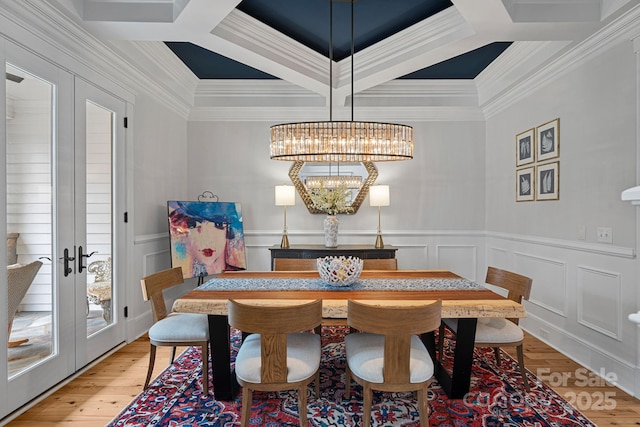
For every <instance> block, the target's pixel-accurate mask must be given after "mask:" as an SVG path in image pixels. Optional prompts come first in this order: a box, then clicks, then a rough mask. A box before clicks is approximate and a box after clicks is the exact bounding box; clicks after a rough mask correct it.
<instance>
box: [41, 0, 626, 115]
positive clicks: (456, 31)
mask: <svg viewBox="0 0 640 427" xmlns="http://www.w3.org/2000/svg"><path fill="white" fill-rule="evenodd" d="M49 3H51V4H53V5H54V6H56V7H57V8H58V9H59V10H61V11H63V12H64V13H65V14H66V15H68V16H69V17H71V18H72V19H74V20H75V21H76V22H77V23H78V24H79V25H81V26H82V27H84V28H85V29H86V30H88V31H89V32H91V33H92V34H94V35H95V36H97V37H98V38H101V39H103V40H109V41H110V42H112V43H114V45H115V46H118V43H125V42H131V43H135V46H136V47H137V48H138V49H140V48H141V47H142V46H145V44H144V43H150V42H154V43H156V44H161V45H162V46H163V47H164V48H167V47H168V48H169V49H170V52H171V53H172V54H173V55H176V56H177V57H178V58H179V59H180V61H181V63H182V64H183V67H184V69H185V70H187V71H189V73H190V74H191V75H192V76H193V78H195V79H197V80H198V81H199V82H207V81H218V80H220V79H223V80H224V81H226V82H229V81H230V80H247V79H250V80H263V79H264V80H274V81H282V82H288V83H289V84H291V87H297V88H299V89H300V90H304V91H308V92H309V93H312V94H317V95H320V96H321V97H324V98H326V97H327V95H328V93H329V92H331V94H332V95H333V96H334V97H335V98H336V99H338V101H337V103H340V104H343V105H344V103H346V100H347V99H348V97H349V95H350V92H351V91H353V92H355V93H363V92H366V91H369V92H370V91H375V90H378V89H379V88H384V87H388V85H389V84H391V83H394V82H402V81H408V80H410V81H411V82H413V84H416V83H417V82H420V81H424V82H427V81H428V82H430V83H426V84H428V85H429V87H433V85H434V81H437V82H450V81H451V80H457V81H470V82H475V85H476V86H478V85H480V83H483V84H484V87H485V89H486V94H485V95H483V94H482V93H478V99H477V100H476V102H480V103H482V102H483V97H484V98H485V100H486V99H488V98H489V97H490V96H492V95H493V94H495V93H499V92H500V91H501V90H505V89H506V88H508V87H509V86H510V85H513V84H514V83H515V82H517V81H520V80H522V79H525V78H526V77H527V76H528V75H529V74H530V73H531V72H532V70H536V69H538V68H540V67H541V66H543V65H544V64H546V63H549V62H550V61H551V60H553V59H554V58H557V57H558V56H559V55H561V54H562V53H563V52H566V51H567V50H568V49H570V48H571V47H573V46H576V45H577V44H579V43H581V42H582V41H584V40H585V39H586V38H588V37H590V36H591V35H593V34H595V33H596V32H598V31H599V30H601V29H602V28H604V27H605V26H606V25H607V24H608V23H609V22H611V21H612V20H613V19H615V18H616V17H619V16H620V15H622V14H624V13H625V12H626V11H628V10H630V9H631V8H633V7H634V6H637V2H636V1H635V0H553V1H551V0H451V1H449V0H393V1H391V0H356V2H355V3H354V26H353V31H354V36H353V40H354V46H355V52H356V53H355V56H354V63H353V67H354V76H353V81H352V78H351V66H352V65H351V60H350V43H351V33H350V31H351V25H350V7H351V3H350V2H348V1H347V0H335V1H334V3H333V9H334V15H333V16H334V18H333V21H332V26H333V40H332V45H333V47H334V55H333V59H334V61H333V63H332V66H333V85H332V88H331V89H330V87H329V84H328V83H329V63H330V62H329V59H328V50H329V45H330V41H329V22H330V19H329V0H243V1H241V0H50V1H49ZM156 48H157V46H156ZM394 84H396V83H394ZM397 84H400V83H397ZM405 84H406V83H405ZM227 87H232V86H227ZM478 91H479V92H482V90H480V89H478ZM196 102H197V100H196ZM443 102H446V101H443Z"/></svg>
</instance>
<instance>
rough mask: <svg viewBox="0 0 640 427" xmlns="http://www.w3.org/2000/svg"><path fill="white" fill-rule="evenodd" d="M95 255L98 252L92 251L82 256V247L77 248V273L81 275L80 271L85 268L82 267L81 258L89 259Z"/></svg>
mask: <svg viewBox="0 0 640 427" xmlns="http://www.w3.org/2000/svg"><path fill="white" fill-rule="evenodd" d="M97 253H98V251H93V252H91V253H90V254H83V253H82V246H78V273H82V270H84V269H85V268H87V267H86V266H85V265H83V262H82V258H89V257H91V256H93V254H97Z"/></svg>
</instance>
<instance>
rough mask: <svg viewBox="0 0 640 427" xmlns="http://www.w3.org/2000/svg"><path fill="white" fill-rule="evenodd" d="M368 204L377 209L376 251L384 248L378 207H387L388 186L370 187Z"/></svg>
mask: <svg viewBox="0 0 640 427" xmlns="http://www.w3.org/2000/svg"><path fill="white" fill-rule="evenodd" d="M369 204H370V205H371V206H377V207H378V237H376V246H375V247H376V249H382V248H384V243H383V242H382V228H381V227H380V207H381V206H389V186H388V185H372V186H371V187H369Z"/></svg>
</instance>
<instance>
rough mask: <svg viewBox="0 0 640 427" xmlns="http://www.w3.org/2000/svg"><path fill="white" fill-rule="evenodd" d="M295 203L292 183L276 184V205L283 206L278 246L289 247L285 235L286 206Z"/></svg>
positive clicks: (294, 191) (287, 238) (294, 190)
mask: <svg viewBox="0 0 640 427" xmlns="http://www.w3.org/2000/svg"><path fill="white" fill-rule="evenodd" d="M295 204H296V189H295V187H294V186H293V185H276V206H284V227H283V229H282V242H280V247H281V248H285V249H288V248H289V237H287V206H294V205H295Z"/></svg>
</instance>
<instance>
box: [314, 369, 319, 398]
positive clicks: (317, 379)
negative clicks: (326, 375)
mask: <svg viewBox="0 0 640 427" xmlns="http://www.w3.org/2000/svg"><path fill="white" fill-rule="evenodd" d="M313 381H314V382H315V385H316V387H315V390H314V391H315V392H316V399H318V398H319V397H320V369H318V372H316V378H315V379H314V380H313Z"/></svg>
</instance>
